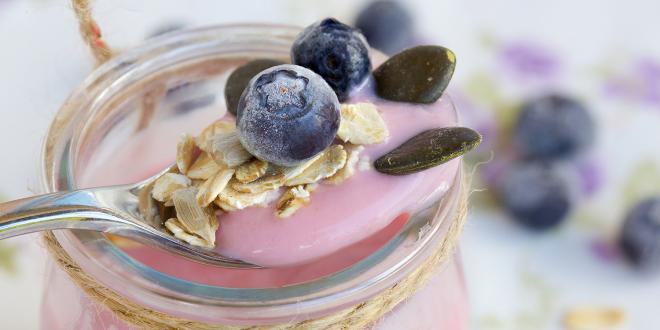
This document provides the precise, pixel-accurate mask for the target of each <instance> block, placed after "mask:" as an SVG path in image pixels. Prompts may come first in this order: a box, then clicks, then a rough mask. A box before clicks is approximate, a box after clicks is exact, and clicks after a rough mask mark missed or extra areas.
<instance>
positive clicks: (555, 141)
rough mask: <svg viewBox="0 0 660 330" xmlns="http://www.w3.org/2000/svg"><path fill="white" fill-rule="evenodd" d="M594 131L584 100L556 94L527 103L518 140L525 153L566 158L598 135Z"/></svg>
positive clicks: (517, 130)
mask: <svg viewBox="0 0 660 330" xmlns="http://www.w3.org/2000/svg"><path fill="white" fill-rule="evenodd" d="M594 131H595V128H594V122H593V119H592V118H591V115H590V114H589V112H588V111H587V109H586V108H585V107H584V106H583V105H582V104H581V103H579V102H578V101H576V100H574V99H572V98H569V97H566V96H561V95H557V94H552V95H546V96H542V97H539V98H535V99H531V100H529V101H527V102H525V103H524V104H523V106H522V109H521V112H520V115H519V117H518V121H517V123H516V124H515V127H514V140H515V143H516V146H517V147H519V148H520V151H521V153H522V154H523V156H526V157H529V158H532V159H543V160H552V159H566V158H569V157H572V156H575V155H576V154H577V153H578V152H580V151H583V150H584V149H586V147H587V146H589V145H590V144H591V142H592V141H593V139H594Z"/></svg>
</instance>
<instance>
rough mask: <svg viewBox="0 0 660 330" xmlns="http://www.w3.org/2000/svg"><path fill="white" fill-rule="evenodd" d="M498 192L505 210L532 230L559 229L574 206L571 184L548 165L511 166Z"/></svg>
mask: <svg viewBox="0 0 660 330" xmlns="http://www.w3.org/2000/svg"><path fill="white" fill-rule="evenodd" d="M497 191H498V198H499V200H500V202H501V203H502V206H503V207H504V209H505V210H506V211H507V212H508V213H509V214H510V215H511V216H512V217H513V219H514V220H516V221H517V222H518V223H520V224H522V225H523V226H525V227H527V228H530V229H535V230H546V229H550V228H553V227H556V226H557V225H559V224H560V223H561V222H562V220H564V219H565V218H566V216H567V215H568V214H569V211H570V210H571V206H572V199H571V189H569V186H568V181H567V180H566V178H565V177H564V176H563V173H562V172H561V171H559V169H558V168H557V167H555V166H554V165H552V164H548V163H542V162H534V161H532V162H517V163H513V164H510V165H509V166H508V167H507V169H506V170H505V171H504V173H503V174H502V176H501V177H500V181H499V182H498V186H497Z"/></svg>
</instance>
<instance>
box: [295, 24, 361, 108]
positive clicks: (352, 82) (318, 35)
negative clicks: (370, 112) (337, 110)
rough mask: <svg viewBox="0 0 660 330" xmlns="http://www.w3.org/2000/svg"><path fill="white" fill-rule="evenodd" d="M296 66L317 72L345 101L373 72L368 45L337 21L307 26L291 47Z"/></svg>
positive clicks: (358, 35)
mask: <svg viewBox="0 0 660 330" xmlns="http://www.w3.org/2000/svg"><path fill="white" fill-rule="evenodd" d="M291 60H292V62H293V64H297V65H300V66H304V67H306V68H308V69H310V70H312V71H314V72H316V73H318V74H319V75H320V76H321V77H323V79H325V81H326V82H327V83H328V85H330V87H332V89H333V90H334V91H335V93H337V97H338V98H339V101H345V100H346V99H347V98H348V95H349V93H350V92H351V90H353V89H354V88H355V87H357V86H359V85H360V84H362V82H363V81H365V79H366V78H367V76H368V75H369V72H370V71H371V60H370V59H369V44H368V43H367V41H366V39H365V38H364V36H363V35H362V34H361V33H360V32H359V31H358V30H356V29H354V28H352V27H350V26H348V25H346V24H343V23H341V22H339V21H337V20H335V19H334V18H326V19H324V20H322V21H320V22H318V23H316V24H313V25H311V26H309V27H307V28H306V29H305V30H304V31H303V32H302V33H300V35H299V36H298V38H297V39H296V40H295V41H294V43H293V47H292V48H291Z"/></svg>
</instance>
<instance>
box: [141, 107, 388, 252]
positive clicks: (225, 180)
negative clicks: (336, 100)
mask: <svg viewBox="0 0 660 330" xmlns="http://www.w3.org/2000/svg"><path fill="white" fill-rule="evenodd" d="M341 115H342V118H341V124H340V127H339V131H338V133H337V137H338V139H339V140H341V141H343V142H344V143H343V144H333V145H331V146H330V147H328V148H327V149H326V150H324V151H322V152H321V153H319V154H318V155H316V156H314V157H312V158H311V159H309V160H307V161H305V162H304V163H302V164H300V165H297V166H293V167H282V166H276V165H274V164H269V163H268V162H266V161H263V160H260V159H257V158H255V157H254V156H253V155H251V154H250V153H249V152H247V151H246V150H245V148H243V146H242V145H241V143H240V141H239V139H238V135H237V133H236V126H235V124H234V123H231V122H226V121H218V122H215V123H213V124H212V125H210V126H209V127H207V128H205V129H204V130H203V131H202V132H201V134H200V135H199V136H197V137H192V136H190V135H183V136H182V137H181V139H180V141H179V143H178V145H177V156H176V167H175V168H173V169H172V171H170V173H167V174H164V175H163V176H161V177H160V178H158V179H157V180H156V181H155V183H154V184H153V186H152V187H151V190H150V194H151V197H152V198H153V201H156V204H158V206H159V209H160V210H161V212H160V214H159V215H155V217H159V220H160V221H161V222H162V220H165V221H164V225H165V227H166V228H167V229H168V230H169V231H170V232H171V233H172V234H173V235H174V236H175V237H177V238H179V239H181V240H183V241H185V242H187V243H189V244H192V245H196V246H202V247H207V248H211V247H213V246H215V232H216V230H217V229H218V228H219V223H218V218H220V219H221V218H222V216H221V215H220V216H219V217H218V214H221V213H223V212H233V211H237V210H241V209H244V208H247V207H253V206H257V207H265V206H267V205H269V204H270V203H271V202H275V203H276V204H275V205H276V208H275V215H276V216H277V217H279V218H287V217H290V216H292V215H293V214H294V213H295V212H296V211H298V210H299V209H300V208H302V207H303V206H305V205H306V204H308V203H309V202H310V201H311V198H312V193H313V192H314V190H315V189H316V187H317V186H318V185H319V184H334V185H336V184H341V183H342V182H343V181H344V180H346V179H348V178H350V177H351V176H352V175H353V174H354V173H355V170H356V167H357V165H358V163H359V160H360V158H359V153H360V152H361V151H362V150H363V149H364V147H362V146H361V144H374V143H380V142H383V141H385V139H387V137H388V136H389V132H388V130H387V126H386V125H385V122H384V121H383V119H382V118H381V117H380V114H379V113H378V111H377V109H376V107H375V106H374V105H373V104H371V103H357V104H343V105H341Z"/></svg>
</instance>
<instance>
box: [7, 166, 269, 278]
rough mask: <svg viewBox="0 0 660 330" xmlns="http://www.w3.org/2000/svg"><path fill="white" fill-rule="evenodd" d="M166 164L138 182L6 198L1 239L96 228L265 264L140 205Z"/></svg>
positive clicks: (174, 249) (204, 256) (201, 254)
mask: <svg viewBox="0 0 660 330" xmlns="http://www.w3.org/2000/svg"><path fill="white" fill-rule="evenodd" d="M170 169H171V167H170V168H167V169H165V170H164V171H162V172H161V173H158V174H156V175H154V176H152V177H150V178H149V179H147V180H144V181H142V182H139V183H136V184H130V185H121V186H110V187H100V188H91V189H81V190H74V191H61V192H55V193H51V194H45V195H39V196H33V197H28V198H23V199H18V200H15V201H11V202H6V203H0V239H5V238H8V237H14V236H18V235H23V234H29V233H34V232H39V231H45V230H56V229H83V230H93V231H99V232H104V233H109V234H114V235H117V236H123V237H126V238H129V239H132V240H134V241H138V242H141V243H144V244H146V245H150V246H153V247H157V248H160V249H163V250H166V251H168V252H171V253H174V254H177V255H180V256H182V257H185V258H188V259H190V260H193V261H197V262H201V263H204V264H210V265H215V266H222V267H227V268H259V266H257V265H254V264H250V263H246V262H243V261H241V260H236V259H232V258H228V257H225V256H222V255H220V254H218V253H216V252H214V251H213V250H210V249H204V248H201V247H196V246H193V245H190V244H188V243H185V242H183V241H180V240H178V239H177V238H175V237H174V236H172V235H171V234H170V233H169V232H167V231H166V230H165V228H164V227H163V226H162V225H161V224H151V223H149V221H148V220H147V219H146V217H145V215H144V214H143V212H141V211H140V196H141V194H143V193H144V192H145V189H147V188H148V187H149V186H150V185H151V184H152V183H153V182H154V181H156V179H158V178H159V177H160V176H162V175H163V174H165V173H167V172H168V171H170Z"/></svg>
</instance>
